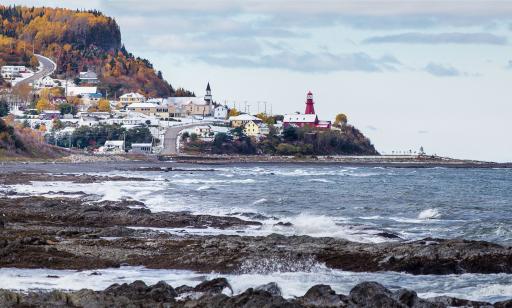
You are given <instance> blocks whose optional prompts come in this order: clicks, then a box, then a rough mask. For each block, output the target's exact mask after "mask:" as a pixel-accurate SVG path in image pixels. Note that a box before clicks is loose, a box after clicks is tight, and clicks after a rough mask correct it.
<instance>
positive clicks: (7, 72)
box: [0, 65, 27, 80]
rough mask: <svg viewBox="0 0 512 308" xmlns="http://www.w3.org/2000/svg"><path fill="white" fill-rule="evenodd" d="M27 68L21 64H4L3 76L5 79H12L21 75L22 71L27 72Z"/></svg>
mask: <svg viewBox="0 0 512 308" xmlns="http://www.w3.org/2000/svg"><path fill="white" fill-rule="evenodd" d="M26 71H27V68H26V67H25V66H21V65H4V66H2V69H1V70H0V72H1V74H2V78H3V79H5V80H12V79H16V78H18V77H21V73H25V72H26Z"/></svg>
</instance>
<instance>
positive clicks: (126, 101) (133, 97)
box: [119, 92, 146, 106]
mask: <svg viewBox="0 0 512 308" xmlns="http://www.w3.org/2000/svg"><path fill="white" fill-rule="evenodd" d="M145 101H146V98H145V97H144V95H142V94H139V93H134V92H132V93H126V94H123V95H121V96H120V97H119V102H120V103H121V104H122V105H124V106H126V105H130V104H133V103H144V102H145Z"/></svg>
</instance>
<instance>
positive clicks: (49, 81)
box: [34, 76, 59, 89]
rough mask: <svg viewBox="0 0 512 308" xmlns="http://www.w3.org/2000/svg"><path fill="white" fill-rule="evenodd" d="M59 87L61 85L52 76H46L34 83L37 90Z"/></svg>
mask: <svg viewBox="0 0 512 308" xmlns="http://www.w3.org/2000/svg"><path fill="white" fill-rule="evenodd" d="M57 86H59V83H58V82H57V81H56V80H55V79H53V78H52V77H50V76H45V77H43V78H39V79H38V80H36V81H34V87H35V88H37V89H43V88H54V87H57Z"/></svg>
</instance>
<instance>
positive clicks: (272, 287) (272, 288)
mask: <svg viewBox="0 0 512 308" xmlns="http://www.w3.org/2000/svg"><path fill="white" fill-rule="evenodd" d="M254 290H255V291H266V292H268V293H270V294H271V295H272V296H281V288H280V287H279V286H278V285H277V283H275V282H270V283H267V284H264V285H261V286H259V287H256V288H254Z"/></svg>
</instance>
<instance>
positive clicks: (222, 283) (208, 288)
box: [194, 278, 233, 294]
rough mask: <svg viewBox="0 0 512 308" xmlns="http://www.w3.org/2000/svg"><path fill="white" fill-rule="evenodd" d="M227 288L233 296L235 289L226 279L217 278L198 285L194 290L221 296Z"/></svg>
mask: <svg viewBox="0 0 512 308" xmlns="http://www.w3.org/2000/svg"><path fill="white" fill-rule="evenodd" d="M225 288H228V289H229V290H230V291H231V294H233V289H232V288H231V285H230V284H229V282H228V280H227V279H226V278H215V279H212V280H207V281H204V282H202V283H200V284H198V285H197V286H196V287H195V288H194V291H195V292H204V293H213V294H219V293H222V291H224V289H225Z"/></svg>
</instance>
